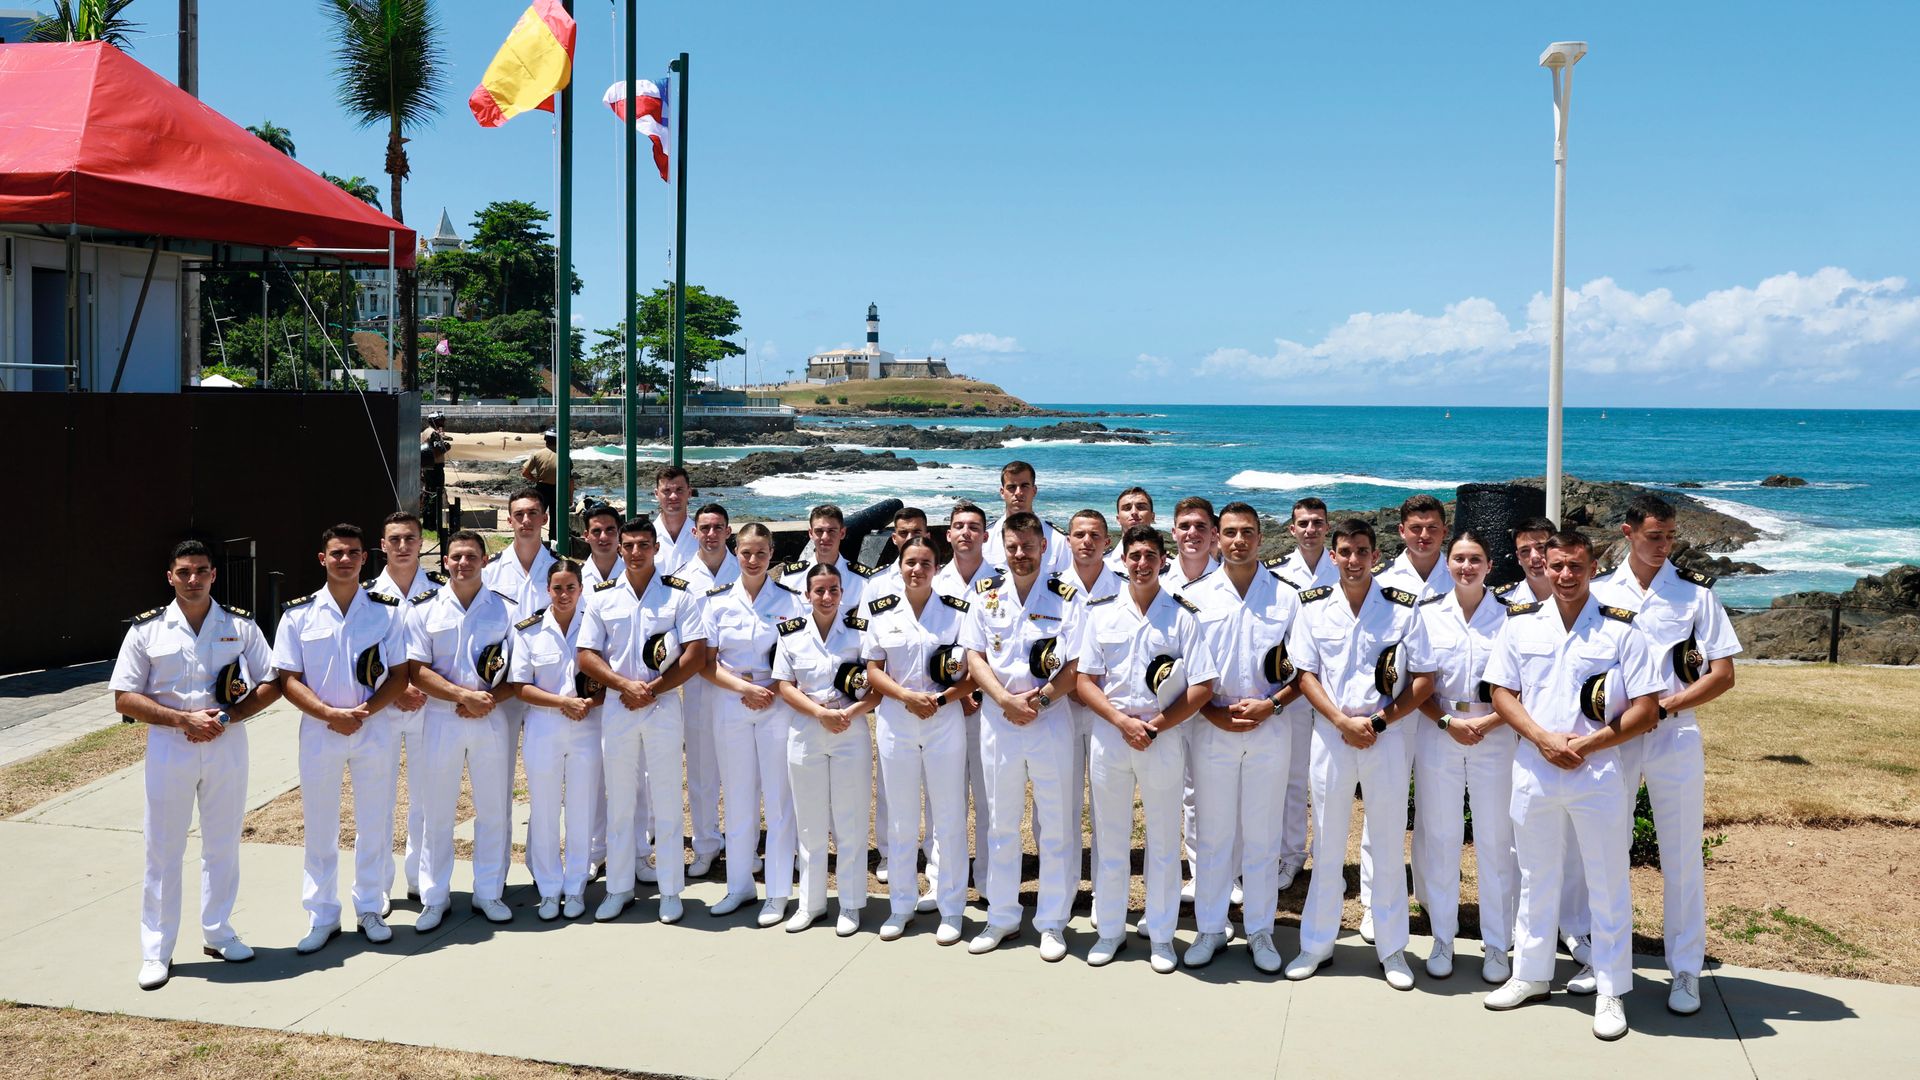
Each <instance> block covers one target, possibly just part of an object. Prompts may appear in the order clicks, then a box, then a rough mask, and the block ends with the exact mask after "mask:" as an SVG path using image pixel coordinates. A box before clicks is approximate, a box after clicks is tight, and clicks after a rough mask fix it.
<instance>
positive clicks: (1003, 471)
mask: <svg viewBox="0 0 1920 1080" xmlns="http://www.w3.org/2000/svg"><path fill="white" fill-rule="evenodd" d="M1038 494H1040V485H1039V483H1038V482H1037V480H1036V477H1035V474H1034V471H1033V466H1032V465H1029V464H1027V463H1026V462H1024V461H1009V462H1007V463H1006V464H1005V465H1002V466H1001V467H1000V499H1001V501H1002V502H1004V503H1005V504H1006V513H1005V514H1003V515H1001V518H1000V520H999V521H996V522H994V523H992V524H991V525H989V526H987V543H986V547H985V548H984V549H983V551H982V554H983V557H984V558H985V559H986V560H987V562H989V563H991V564H992V565H994V566H1000V567H1004V566H1006V565H1007V548H1006V528H1007V522H1008V520H1010V519H1011V518H1012V517H1013V516H1014V515H1016V514H1031V513H1034V509H1033V499H1034V496H1036V495H1038ZM1040 530H1041V541H1042V543H1043V544H1044V545H1045V549H1044V550H1043V551H1042V552H1041V554H1040V576H1041V577H1042V578H1043V579H1044V578H1048V577H1052V576H1053V575H1054V574H1062V573H1065V572H1066V570H1067V568H1068V567H1069V566H1071V565H1073V553H1072V552H1070V551H1068V550H1067V538H1066V537H1065V536H1063V535H1061V533H1060V530H1058V529H1056V528H1054V527H1053V523H1052V522H1049V521H1044V520H1043V521H1041V522H1040Z"/></svg>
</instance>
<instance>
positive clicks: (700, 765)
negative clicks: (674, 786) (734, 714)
mask: <svg viewBox="0 0 1920 1080" xmlns="http://www.w3.org/2000/svg"><path fill="white" fill-rule="evenodd" d="M681 691H682V692H683V693H684V694H685V697H684V698H683V699H682V701H683V704H682V705H681V715H682V716H684V717H685V718H686V725H687V813H688V816H689V817H690V818H691V820H692V828H693V853H694V854H695V855H718V854H720V851H721V849H723V848H724V847H725V846H726V840H725V838H724V837H723V836H722V835H721V832H720V787H721V783H722V781H723V779H724V778H723V777H722V775H721V773H720V758H719V754H718V751H717V750H716V748H715V745H714V734H713V724H714V709H715V708H716V707H717V705H718V704H719V703H720V702H721V700H722V699H723V697H724V695H725V692H724V691H721V690H720V688H719V687H717V686H715V685H713V684H712V683H710V682H708V681H707V680H705V679H689V680H688V681H687V683H686V684H685V685H684V686H682V687H681ZM733 700H734V701H736V702H738V701H739V698H737V697H736V698H734V699H733ZM747 863H748V865H749V866H751V865H752V863H753V860H752V859H748V860H747Z"/></svg>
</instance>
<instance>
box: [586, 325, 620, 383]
mask: <svg viewBox="0 0 1920 1080" xmlns="http://www.w3.org/2000/svg"><path fill="white" fill-rule="evenodd" d="M593 336H594V338H595V341H594V343H593V347H592V348H590V349H588V350H587V355H586V359H585V360H583V361H582V362H581V363H580V364H579V365H578V366H577V367H576V368H575V369H574V370H575V371H576V372H578V373H579V375H580V377H581V378H584V379H586V380H587V383H588V385H589V386H590V387H591V388H592V389H593V390H595V391H597V392H599V393H606V392H607V391H609V390H612V389H614V388H615V387H618V386H620V385H621V383H622V381H623V380H624V379H625V377H626V366H627V332H626V329H625V324H624V323H622V324H621V325H620V326H609V327H607V328H605V329H602V330H595V331H594V332H593Z"/></svg>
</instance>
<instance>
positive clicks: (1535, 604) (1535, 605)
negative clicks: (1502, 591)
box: [1507, 600, 1540, 615]
mask: <svg viewBox="0 0 1920 1080" xmlns="http://www.w3.org/2000/svg"><path fill="white" fill-rule="evenodd" d="M1539 610H1540V601H1538V600H1534V601H1531V602H1529V603H1525V604H1508V605H1507V614H1508V615H1530V614H1532V613H1533V612H1536V611H1539Z"/></svg>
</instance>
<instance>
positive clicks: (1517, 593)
mask: <svg viewBox="0 0 1920 1080" xmlns="http://www.w3.org/2000/svg"><path fill="white" fill-rule="evenodd" d="M1487 591H1488V592H1491V593H1492V594H1493V598H1494V599H1495V600H1498V601H1500V603H1501V604H1503V605H1505V606H1507V607H1512V606H1513V605H1514V604H1531V603H1533V602H1534V601H1535V600H1551V599H1553V590H1552V589H1551V588H1549V589H1548V590H1547V594H1546V595H1545V596H1540V595H1537V594H1535V593H1534V591H1533V583H1532V582H1530V581H1528V580H1527V579H1526V578H1521V579H1520V580H1519V581H1510V582H1508V583H1506V584H1505V585H1501V586H1498V587H1497V588H1493V589H1489V590H1487Z"/></svg>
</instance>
